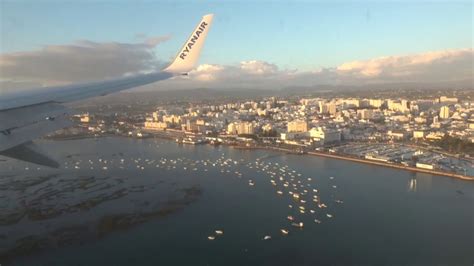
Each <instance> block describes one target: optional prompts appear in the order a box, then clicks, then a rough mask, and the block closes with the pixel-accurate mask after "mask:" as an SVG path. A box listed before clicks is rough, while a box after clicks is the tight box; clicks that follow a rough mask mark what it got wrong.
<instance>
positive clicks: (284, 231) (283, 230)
mask: <svg viewBox="0 0 474 266" xmlns="http://www.w3.org/2000/svg"><path fill="white" fill-rule="evenodd" d="M280 232H281V233H282V234H284V235H287V234H288V233H289V232H290V231H288V230H286V229H280Z"/></svg>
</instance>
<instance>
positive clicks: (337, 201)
mask: <svg viewBox="0 0 474 266" xmlns="http://www.w3.org/2000/svg"><path fill="white" fill-rule="evenodd" d="M335 202H336V203H339V204H342V203H344V201H342V200H335Z"/></svg>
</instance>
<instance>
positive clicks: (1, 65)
mask: <svg viewBox="0 0 474 266" xmlns="http://www.w3.org/2000/svg"><path fill="white" fill-rule="evenodd" d="M168 39H169V37H168V36H160V37H151V38H147V39H145V40H144V41H143V42H140V43H132V44H130V43H119V42H103V43H100V42H92V41H87V40H83V41H78V42H76V43H74V44H70V45H48V46H45V47H43V48H42V49H40V50H36V51H30V52H16V53H6V54H2V55H0V73H1V76H0V79H1V80H2V81H3V82H4V83H5V82H6V81H9V82H10V83H12V82H16V83H25V82H26V83H39V84H43V85H51V84H53V85H54V84H66V83H71V82H79V81H88V80H99V79H104V78H112V77H118V76H123V75H126V74H135V73H141V72H147V71H154V70H157V69H160V68H161V67H162V66H163V62H161V61H159V60H158V59H157V57H156V55H155V53H154V48H155V47H156V46H157V45H158V44H159V43H161V42H164V41H166V40H168Z"/></svg>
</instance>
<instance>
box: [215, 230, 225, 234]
mask: <svg viewBox="0 0 474 266" xmlns="http://www.w3.org/2000/svg"><path fill="white" fill-rule="evenodd" d="M215 232H216V234H218V235H223V234H224V231H223V230H216V231H215Z"/></svg>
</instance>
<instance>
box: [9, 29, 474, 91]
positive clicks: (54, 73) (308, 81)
mask: <svg viewBox="0 0 474 266" xmlns="http://www.w3.org/2000/svg"><path fill="white" fill-rule="evenodd" d="M167 39H168V37H166V36H165V37H153V38H148V39H146V40H144V41H143V42H140V43H135V44H126V43H115V42H110V43H96V42H90V41H81V42H77V43H76V44H73V45H51V46H46V47H44V48H43V49H41V50H38V51H32V52H21V53H9V54H3V55H0V74H1V76H0V85H2V84H1V83H3V86H2V87H6V86H5V85H6V84H8V86H9V87H11V88H17V87H21V85H19V84H21V82H25V84H29V85H31V84H43V85H51V84H63V83H70V82H77V81H85V80H94V79H104V78H109V77H116V76H123V75H134V74H136V73H143V72H149V71H156V70H159V69H161V67H163V66H164V64H163V63H162V62H161V61H159V60H158V59H157V57H156V55H155V54H154V48H155V47H156V45H158V44H159V43H161V42H163V41H166V40H167ZM473 57H474V53H473V50H472V48H468V49H458V50H445V51H434V52H427V53H421V54H415V55H404V56H386V57H380V58H375V59H370V60H363V61H352V62H347V63H343V64H341V65H339V66H337V67H333V68H322V69H318V70H315V71H297V70H287V69H280V68H279V67H278V66H277V65H275V64H273V63H269V62H265V61H260V60H248V61H242V62H240V63H237V64H235V65H216V64H202V65H200V66H198V67H197V68H196V69H194V70H193V71H191V72H190V73H189V76H188V77H179V78H175V79H172V80H168V81H165V82H159V83H155V84H153V85H150V86H149V88H151V87H153V88H157V87H159V88H169V87H171V86H172V87H173V88H196V87H209V88H282V87H290V86H313V85H318V84H331V85H364V84H378V83H400V82H420V83H426V82H429V83H433V82H443V81H464V82H465V83H466V84H469V82H472V79H473V70H474V69H473ZM315 63H316V62H315ZM2 80H3V82H1V81H2Z"/></svg>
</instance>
